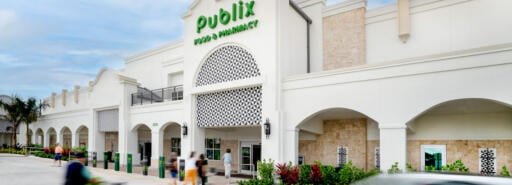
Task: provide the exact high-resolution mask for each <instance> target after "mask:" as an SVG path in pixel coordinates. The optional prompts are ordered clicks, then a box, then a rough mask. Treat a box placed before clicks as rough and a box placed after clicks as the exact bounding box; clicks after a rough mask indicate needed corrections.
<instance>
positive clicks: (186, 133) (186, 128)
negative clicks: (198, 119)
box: [181, 122, 188, 136]
mask: <svg viewBox="0 0 512 185" xmlns="http://www.w3.org/2000/svg"><path fill="white" fill-rule="evenodd" d="M181 129H182V130H183V136H186V135H188V127H187V123H186V122H183V126H181Z"/></svg>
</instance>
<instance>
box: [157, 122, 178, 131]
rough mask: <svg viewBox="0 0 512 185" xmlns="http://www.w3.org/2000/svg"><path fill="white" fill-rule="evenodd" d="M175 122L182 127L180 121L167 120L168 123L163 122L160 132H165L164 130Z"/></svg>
mask: <svg viewBox="0 0 512 185" xmlns="http://www.w3.org/2000/svg"><path fill="white" fill-rule="evenodd" d="M174 124H176V125H178V126H180V128H181V124H179V123H178V122H175V121H169V122H167V123H165V124H163V125H162V126H161V127H160V129H159V132H160V133H162V132H163V131H164V130H165V129H166V128H167V127H168V126H170V125H174Z"/></svg>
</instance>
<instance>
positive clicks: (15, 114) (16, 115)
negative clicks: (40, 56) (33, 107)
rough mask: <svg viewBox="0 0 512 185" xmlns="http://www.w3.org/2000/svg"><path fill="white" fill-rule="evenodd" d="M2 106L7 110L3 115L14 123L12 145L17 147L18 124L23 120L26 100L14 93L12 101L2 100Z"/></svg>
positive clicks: (0, 103)
mask: <svg viewBox="0 0 512 185" xmlns="http://www.w3.org/2000/svg"><path fill="white" fill-rule="evenodd" d="M0 107H1V108H3V109H4V110H5V115H2V117H3V118H4V119H5V120H7V121H9V122H11V124H12V128H13V129H12V146H13V147H16V131H17V130H18V126H19V125H20V123H21V122H22V121H23V109H24V107H25V102H23V100H22V99H21V98H19V97H18V96H16V95H14V96H13V97H12V98H11V101H10V102H6V101H2V100H0Z"/></svg>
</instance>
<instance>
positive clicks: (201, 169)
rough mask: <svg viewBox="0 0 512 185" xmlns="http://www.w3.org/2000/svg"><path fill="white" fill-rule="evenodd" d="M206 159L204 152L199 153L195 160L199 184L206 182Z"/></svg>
mask: <svg viewBox="0 0 512 185" xmlns="http://www.w3.org/2000/svg"><path fill="white" fill-rule="evenodd" d="M206 172H207V167H206V161H205V160H204V154H201V155H200V156H199V160H198V161H197V174H198V175H199V178H200V179H201V185H205V183H206Z"/></svg>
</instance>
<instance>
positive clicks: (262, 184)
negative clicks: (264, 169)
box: [237, 179, 274, 185]
mask: <svg viewBox="0 0 512 185" xmlns="http://www.w3.org/2000/svg"><path fill="white" fill-rule="evenodd" d="M237 183H238V185H273V184H274V182H273V180H271V179H250V180H246V181H238V182H237Z"/></svg>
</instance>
